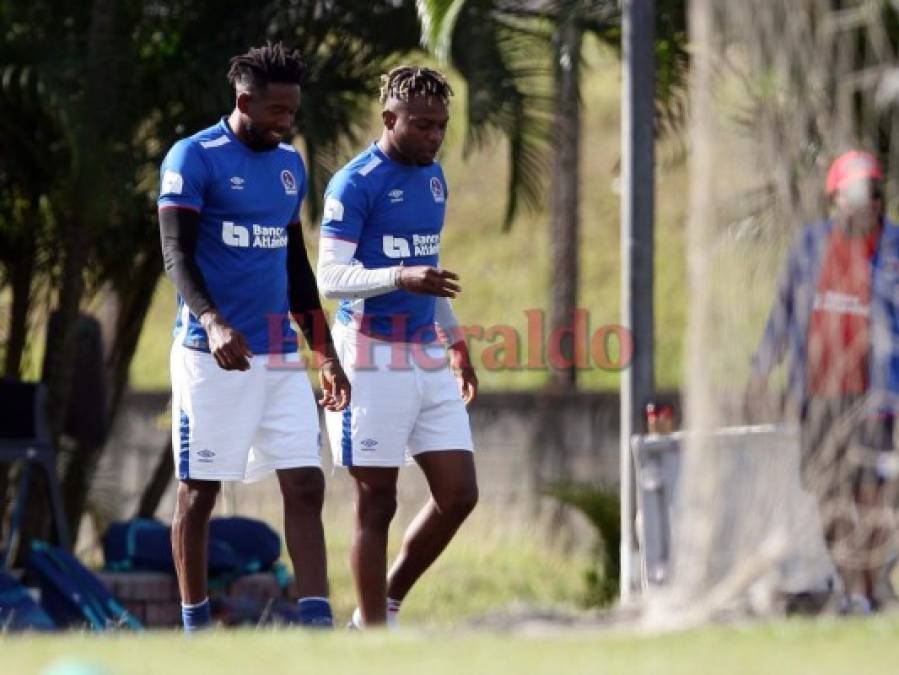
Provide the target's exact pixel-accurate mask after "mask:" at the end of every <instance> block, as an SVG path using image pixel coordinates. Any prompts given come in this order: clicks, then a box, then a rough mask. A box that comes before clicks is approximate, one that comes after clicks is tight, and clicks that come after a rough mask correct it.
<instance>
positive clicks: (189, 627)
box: [181, 598, 212, 633]
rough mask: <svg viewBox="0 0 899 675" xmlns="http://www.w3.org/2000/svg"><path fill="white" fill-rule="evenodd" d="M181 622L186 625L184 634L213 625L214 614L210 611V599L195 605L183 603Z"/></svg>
mask: <svg viewBox="0 0 899 675" xmlns="http://www.w3.org/2000/svg"><path fill="white" fill-rule="evenodd" d="M181 621H182V622H183V623H184V632H185V633H193V632H195V631H198V630H203V629H204V628H209V627H210V626H211V625H212V613H211V612H210V610H209V598H206V599H205V600H203V601H202V602H198V603H197V604H195V605H188V604H185V603H183V602H182V603H181Z"/></svg>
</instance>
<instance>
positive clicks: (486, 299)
mask: <svg viewBox="0 0 899 675" xmlns="http://www.w3.org/2000/svg"><path fill="white" fill-rule="evenodd" d="M586 53H587V55H588V56H587V60H588V69H587V75H586V79H585V86H584V92H583V96H584V115H583V125H584V129H583V131H584V136H583V145H582V163H581V164H582V180H581V192H582V204H581V219H582V229H581V246H580V250H581V259H580V266H581V282H580V297H579V304H580V306H581V307H583V308H585V309H586V310H588V311H589V313H590V331H591V332H592V331H595V330H597V329H598V328H599V327H600V326H602V325H606V324H615V323H618V321H619V309H618V308H619V288H620V285H619V279H618V277H619V274H620V270H621V266H620V262H619V241H620V240H619V234H618V229H619V208H620V199H619V197H618V194H617V193H616V191H615V182H616V178H617V172H618V161H619V156H620V134H619V119H620V113H619V109H620V98H619V96H620V94H619V91H620V77H619V72H620V68H619V65H618V62H617V60H616V59H615V57H614V56H613V55H611V54H609V53H606V52H602V51H600V50H599V49H596V48H591V49H588V50H587V52H586ZM456 91H457V92H459V96H458V100H457V101H456V102H455V103H454V106H453V107H454V109H455V110H458V111H461V110H464V108H465V104H464V91H465V88H464V86H461V85H460V86H458V87H456ZM372 119H373V121H376V120H377V117H376V114H375V112H374V111H373V113H372ZM463 123H464V120H463V117H462V115H461V114H457V115H455V117H454V118H453V119H452V122H451V128H450V131H449V134H448V137H447V142H446V148H445V152H444V153H443V157H442V161H443V163H444V168H445V172H446V175H447V181H448V183H449V190H450V199H449V202H448V214H447V223H446V227H445V229H444V239H443V244H442V246H441V261H442V264H443V265H444V266H445V267H446V268H448V269H452V270H454V271H456V272H458V273H459V274H460V275H461V277H462V285H463V289H464V290H463V293H462V294H461V296H460V297H459V298H458V300H456V302H455V309H456V313H457V315H458V316H459V319H460V321H461V322H462V323H463V325H479V326H481V327H483V328H484V329H488V328H490V327H491V326H503V325H505V326H511V327H512V328H514V329H515V330H517V331H518V332H519V334H520V335H521V336H522V342H521V353H522V356H523V357H525V356H526V354H527V351H526V350H527V342H526V337H527V334H526V331H525V329H526V327H527V320H526V315H525V312H526V311H528V310H533V309H538V310H543V311H547V309H548V300H549V283H550V278H551V275H552V274H553V270H550V267H549V239H548V234H547V230H548V225H547V223H548V215H547V214H546V213H545V212H541V213H531V214H527V213H525V214H523V215H522V217H520V218H519V219H518V220H517V221H516V222H515V223H514V225H513V227H512V230H511V232H508V233H504V232H503V231H502V217H503V211H504V207H505V192H506V179H507V175H508V167H507V166H506V154H507V149H506V146H505V145H504V144H503V143H502V142H500V141H499V140H497V142H496V143H495V144H493V145H492V146H491V147H488V148H485V149H482V150H480V151H477V152H473V153H472V154H471V155H470V156H469V157H468V158H467V159H464V158H463V157H462V146H463V140H464V127H463ZM369 135H370V137H371V138H374V137H375V136H376V135H377V130H376V129H372V131H371V133H370V134H369ZM670 154H671V153H670V152H668V151H666V149H665V146H664V144H660V156H661V157H665V156H668V155H670ZM347 159H348V158H347ZM669 164H670V163H669ZM686 193H687V189H686V168H685V166H683V165H682V164H676V163H675V164H674V165H673V167H671V166H665V163H664V162H661V161H660V166H659V174H658V188H657V200H658V201H657V226H656V260H657V263H656V290H655V297H656V326H657V328H656V340H657V345H656V350H657V351H656V373H657V378H658V382H659V384H660V385H661V386H663V387H674V386H677V385H678V383H679V382H680V376H681V353H682V344H683V332H684V328H685V326H686V279H685V267H686V263H685V259H684V236H685V233H684V230H685V226H684V223H685V218H686ZM317 241H318V231H317V228H307V243H308V245H309V248H310V252H311V253H312V255H313V257H314V255H315V251H316V249H317ZM329 307H330V309H331V310H332V311H333V307H334V305H333V304H331V305H329ZM174 316H175V307H174V293H173V290H172V288H171V286H170V285H169V284H168V282H166V281H163V282H162V283H160V287H159V291H158V293H157V296H156V301H155V303H154V305H153V308H152V310H151V313H150V316H149V317H148V320H147V324H146V327H145V329H144V333H143V335H142V337H141V343H140V347H139V349H138V353H137V356H136V358H135V361H134V363H133V366H132V371H131V372H132V385H133V386H134V387H135V388H138V389H158V388H167V387H168V350H169V345H170V344H171V336H170V331H171V326H172V322H173V320H174ZM499 341H502V340H500V339H498V340H497V342H499ZM490 344H491V343H490V342H487V341H486V340H480V341H478V340H475V341H473V343H472V345H473V351H474V355H475V358H476V360H477V361H478V362H479V363H481V358H480V357H481V356H482V354H483V351H484V350H485V349H486V348H488V347H489V346H490ZM494 344H496V343H494ZM479 377H480V380H481V383H482V386H483V387H484V388H485V389H492V390H501V389H532V388H535V387H539V386H541V385H542V384H544V383H545V382H546V372H545V370H529V369H526V368H524V369H518V370H512V369H498V370H490V369H488V368H485V367H483V365H482V367H481V368H480V369H479ZM581 382H582V385H583V387H584V388H587V389H598V388H603V389H608V388H615V387H617V385H618V375H617V373H615V372H608V371H604V370H600V369H597V368H591V369H589V370H586V371H584V372H583V373H582V375H581Z"/></svg>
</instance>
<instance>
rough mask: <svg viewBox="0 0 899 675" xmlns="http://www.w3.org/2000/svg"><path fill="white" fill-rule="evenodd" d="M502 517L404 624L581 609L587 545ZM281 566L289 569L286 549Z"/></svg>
mask: <svg viewBox="0 0 899 675" xmlns="http://www.w3.org/2000/svg"><path fill="white" fill-rule="evenodd" d="M275 489H277V488H275ZM338 493H339V488H338V489H337V490H335V491H333V493H332V494H329V496H328V499H327V500H326V504H325V509H324V514H323V520H324V525H325V535H326V542H327V549H328V576H329V580H330V585H331V601H332V604H333V607H334V613H335V616H336V617H337V619H338V622H340V623H342V624H345V623H346V621H347V620H349V617H350V614H351V613H352V611H353V608H354V607H355V606H356V599H355V592H354V586H353V581H352V577H351V575H350V569H349V564H348V560H349V546H350V538H351V532H352V525H353V509H352V502H351V501H350V499H349V498H347V499H341V498H339V495H338ZM418 506H419V499H418V498H416V497H413V496H411V495H407V496H405V497H403V498H402V499H401V505H400V512H399V514H398V516H397V518H396V521H395V522H394V523H393V525H392V526H391V530H390V540H389V543H388V556H389V560H392V559H393V558H394V557H395V555H396V553H397V551H398V550H399V548H400V545H401V542H402V535H403V532H404V530H405V527H406V525H407V524H408V522H409V521H410V520H411V519H412V517H413V516H414V515H415V512H416V511H417V509H418ZM268 510H269V509H259V510H255V511H254V510H252V509H251V507H249V505H241V506H240V507H239V508H238V512H239V513H241V514H244V515H252V516H253V517H261V518H263V519H265V520H266V521H267V522H269V523H271V524H272V526H273V527H275V528H276V529H280V526H281V517H280V514H270V513H267V511H268ZM504 513H505V516H504V517H503V516H502V515H501V514H500V513H498V511H497V509H496V508H495V507H493V506H491V505H480V506H479V507H478V508H477V510H476V511H475V512H474V514H473V515H472V516H471V517H470V518H469V520H468V521H467V522H466V523H465V524H464V525H463V526H462V528H461V529H460V530H459V532H458V534H457V535H456V537H455V539H454V540H453V541H452V542H451V543H450V545H449V547H448V548H447V549H446V551H445V552H444V553H443V555H441V557H440V558H439V559H438V560H437V562H436V563H434V565H433V566H432V567H431V569H429V570H428V572H427V573H426V574H425V575H424V576H423V577H422V578H421V580H420V581H419V582H418V584H416V586H415V587H414V588H413V590H412V592H411V593H410V594H409V596H408V597H407V598H406V600H405V602H404V603H403V610H402V614H403V621H404V622H405V623H408V624H409V625H412V626H417V627H423V628H447V627H450V626H454V625H458V624H460V623H464V622H466V621H469V620H471V619H473V618H476V617H479V616H483V615H485V614H489V613H491V612H494V611H497V610H504V609H506V608H509V607H521V606H525V607H533V608H544V609H555V610H561V611H576V610H577V609H578V608H579V607H581V606H582V604H583V602H584V599H585V597H586V592H587V587H586V581H585V575H586V572H587V571H588V569H589V568H590V566H591V565H592V564H593V561H592V558H591V556H590V555H589V553H588V545H589V543H588V542H582V544H581V545H578V546H574V547H565V548H564V549H563V547H562V546H561V545H560V544H559V543H554V542H552V541H550V538H549V535H548V533H547V528H546V527H545V526H542V525H540V524H538V523H536V522H534V520H533V518H531V519H528V518H527V517H526V515H525V509H524V508H519V509H515V510H512V511H510V510H507V509H504ZM282 540H283V534H282ZM282 560H283V561H284V562H285V563H289V558H288V556H287V555H286V551H285V552H284V555H283V556H282ZM0 672H2V670H0Z"/></svg>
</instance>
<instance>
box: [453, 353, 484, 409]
mask: <svg viewBox="0 0 899 675" xmlns="http://www.w3.org/2000/svg"><path fill="white" fill-rule="evenodd" d="M447 353H448V354H449V360H450V369H451V370H452V371H453V375H454V376H455V378H456V382H457V383H458V385H459V394H461V396H462V402H463V403H465V405H468V404H470V403H471V402H472V401H474V400H475V399H476V398H477V397H478V374H477V373H476V372H475V369H474V366H473V365H471V360H470V358H469V355H468V345H466V344H465V342H457V343H456V344H454V345H451V346H449V347H447Z"/></svg>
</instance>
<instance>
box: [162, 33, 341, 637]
mask: <svg viewBox="0 0 899 675" xmlns="http://www.w3.org/2000/svg"><path fill="white" fill-rule="evenodd" d="M303 73H304V66H303V62H302V61H301V60H300V58H299V55H298V54H297V53H296V52H293V51H291V50H288V49H285V48H284V46H283V45H281V44H280V43H278V44H266V45H265V46H263V47H259V48H255V49H251V50H249V51H248V52H247V53H246V54H241V55H239V56H235V57H234V58H233V59H231V67H230V70H229V71H228V80H229V82H230V83H231V85H232V86H233V87H234V91H235V97H236V102H235V107H234V110H233V111H232V112H231V114H230V115H229V116H227V117H223V118H222V119H221V120H220V121H219V122H218V124H215V125H214V126H212V127H209V128H208V129H205V130H203V131H200V132H199V133H196V134H194V135H193V136H191V137H189V138H185V139H182V140H180V141H178V142H177V143H176V144H175V145H174V146H173V147H172V149H171V150H170V151H169V153H168V155H167V156H166V158H165V160H164V161H163V163H162V170H161V174H162V181H161V189H160V194H159V227H160V233H161V237H162V249H163V258H164V261H165V269H166V273H167V274H168V276H169V278H170V279H171V280H172V282H173V284H174V286H175V288H176V290H177V291H178V310H179V311H178V318H177V320H176V322H175V331H174V332H175V342H174V345H173V346H172V355H171V376H172V443H173V448H174V454H175V466H176V467H177V472H178V479H179V483H178V494H177V499H176V503H175V516H174V521H173V524H172V550H173V554H174V559H175V567H176V570H177V573H178V584H179V588H180V591H181V600H182V614H183V620H184V627H185V630H188V631H190V630H195V629H198V628H202V627H205V626H207V625H208V624H209V623H210V609H209V599H208V597H207V579H206V567H207V560H206V556H207V542H208V533H209V517H210V514H211V512H212V509H213V506H214V505H215V501H216V496H217V495H218V492H219V487H220V484H221V483H220V482H221V481H222V480H244V481H250V480H257V479H259V478H262V477H263V476H265V475H267V474H269V473H271V472H272V471H275V472H276V473H277V476H278V481H279V484H280V487H281V492H282V494H283V497H284V530H285V539H286V542H287V550H288V552H289V554H290V557H291V559H292V561H293V566H294V571H295V576H296V581H297V591H298V593H299V595H300V600H299V612H298V614H299V621H300V623H302V624H305V625H313V626H328V625H331V624H332V623H333V620H332V616H331V607H330V604H329V602H328V599H327V596H328V581H327V567H326V562H325V541H324V533H323V530H322V524H321V508H322V502H323V499H324V476H323V474H322V471H321V468H320V465H319V438H320V436H319V426H318V412H317V410H316V407H315V400H314V398H313V395H312V390H311V388H310V386H309V380H308V378H307V377H306V373H305V371H304V370H303V369H301V368H298V367H296V366H297V364H293V366H290V365H288V364H287V362H289V361H292V360H295V359H296V357H297V337H296V334H295V333H294V331H293V329H292V328H291V325H290V321H289V318H290V316H291V315H293V317H294V318H295V319H296V321H297V323H298V324H299V325H300V327H301V328H302V329H303V333H304V335H305V337H306V340H307V342H308V343H309V345H310V347H311V348H312V349H313V350H315V351H316V352H317V354H318V355H319V358H320V359H321V364H320V373H321V384H322V390H323V392H324V396H323V398H322V400H321V403H322V405H323V406H324V407H325V408H326V409H329V410H334V411H339V410H342V409H343V408H344V407H345V406H346V404H347V402H348V400H349V393H350V390H349V383H348V382H347V379H346V376H345V375H344V373H343V370H342V369H341V367H340V363H339V362H338V360H337V358H336V353H335V351H334V345H333V343H332V342H331V336H330V334H329V332H328V330H327V329H325V330H324V331H321V330H315V331H313V330H312V327H313V324H315V323H316V317H317V315H320V313H321V301H320V299H319V295H318V288H317V286H316V282H315V276H314V274H313V272H312V268H311V266H310V264H309V260H308V258H307V256H306V249H305V247H304V246H303V235H302V229H301V227H300V204H301V203H302V200H303V196H304V195H305V192H306V171H305V168H304V166H303V160H302V159H301V157H300V155H299V154H298V153H297V151H296V150H295V149H294V147H293V146H292V145H290V144H287V143H285V142H283V141H284V140H285V139H286V138H287V136H288V134H289V133H290V131H291V127H292V126H293V118H294V115H296V112H297V108H298V107H299V105H300V83H301V81H302V78H303ZM318 323H321V322H318Z"/></svg>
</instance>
